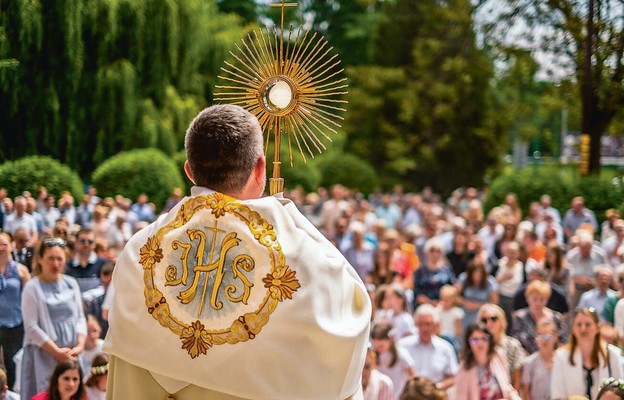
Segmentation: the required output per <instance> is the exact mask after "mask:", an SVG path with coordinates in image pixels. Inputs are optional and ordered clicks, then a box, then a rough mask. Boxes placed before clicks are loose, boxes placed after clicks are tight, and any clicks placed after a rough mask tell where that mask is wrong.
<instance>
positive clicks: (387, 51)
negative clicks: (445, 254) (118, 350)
mask: <svg viewBox="0 0 624 400" xmlns="http://www.w3.org/2000/svg"><path fill="white" fill-rule="evenodd" d="M473 11H474V9H473V8H472V6H471V5H470V1H468V0H452V1H446V2H439V1H434V0H427V1H418V2H413V1H409V0H396V1H391V2H386V3H384V7H383V9H382V12H383V17H382V22H381V23H380V26H379V28H378V29H379V32H378V33H377V35H376V36H375V37H374V38H375V39H374V41H373V48H372V49H371V54H372V56H373V60H374V61H375V64H376V65H375V66H373V67H357V68H353V69H351V70H350V76H351V78H352V80H353V88H352V89H351V94H352V95H351V96H350V97H349V100H350V102H351V104H350V112H349V113H348V114H347V122H346V130H347V131H348V133H349V143H348V145H347V148H348V150H350V151H352V152H354V153H355V154H357V155H360V156H362V157H363V158H365V159H368V160H371V161H372V162H373V164H374V166H375V167H376V168H377V169H378V171H379V174H380V176H381V178H382V181H383V182H384V183H385V184H386V185H391V184H394V183H399V182H403V183H405V184H406V186H407V187H411V188H417V187H422V186H424V185H430V186H432V187H433V188H434V189H436V190H439V191H441V192H443V193H448V192H450V191H451V190H452V189H454V188H456V187H458V186H464V185H470V184H480V183H481V182H482V178H483V175H484V174H485V171H486V170H487V168H488V167H490V166H492V165H494V164H496V163H497V160H498V155H499V154H500V146H499V138H500V135H501V129H500V127H498V126H497V125H496V123H495V121H494V122H493V121H492V120H491V119H490V118H489V117H490V112H489V110H490V106H491V104H492V103H491V97H490V91H489V89H490V78H491V77H492V68H491V66H490V63H489V60H488V59H487V56H486V53H485V52H484V51H483V50H481V49H479V48H478V47H477V45H476V43H475V34H474V31H473V29H472V12H473ZM399 16H400V17H399ZM440 21H445V23H444V24H441V23H440ZM399 36H400V37H399Z"/></svg>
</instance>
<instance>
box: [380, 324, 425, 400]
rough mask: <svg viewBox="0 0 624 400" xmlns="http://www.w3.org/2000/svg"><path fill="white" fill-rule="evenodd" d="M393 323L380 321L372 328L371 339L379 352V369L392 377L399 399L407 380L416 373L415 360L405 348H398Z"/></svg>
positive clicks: (395, 396) (395, 394)
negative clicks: (393, 334)
mask: <svg viewBox="0 0 624 400" xmlns="http://www.w3.org/2000/svg"><path fill="white" fill-rule="evenodd" d="M392 333H393V332H392V325H390V324H387V323H380V324H376V325H374V326H373V328H372V330H371V341H372V342H373V348H374V349H375V351H376V352H377V370H378V371H379V372H381V373H382V374H384V375H386V376H388V377H389V378H390V379H392V384H393V385H394V398H395V399H398V398H399V396H400V395H401V391H402V390H403V386H404V385H405V382H407V380H408V379H409V378H411V377H413V376H414V375H415V372H414V361H412V357H411V356H410V354H409V353H408V352H406V351H405V350H403V348H397V347H396V345H395V343H394V338H393V337H392Z"/></svg>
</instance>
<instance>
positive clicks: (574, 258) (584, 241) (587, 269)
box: [566, 230, 606, 309]
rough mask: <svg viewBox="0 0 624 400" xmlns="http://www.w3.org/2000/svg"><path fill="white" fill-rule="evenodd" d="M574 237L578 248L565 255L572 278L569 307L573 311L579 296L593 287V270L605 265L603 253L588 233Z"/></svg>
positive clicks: (583, 232) (582, 232)
mask: <svg viewBox="0 0 624 400" xmlns="http://www.w3.org/2000/svg"><path fill="white" fill-rule="evenodd" d="M576 237H577V239H578V246H577V247H575V248H573V249H572V250H570V251H569V252H568V253H567V254H566V259H567V260H568V265H569V267H570V275H571V276H572V288H571V289H572V292H571V295H570V306H571V308H573V309H574V308H576V305H577V304H578V301H579V299H580V298H581V295H582V294H583V293H585V292H587V291H588V290H590V289H592V288H593V287H594V279H593V278H594V269H595V268H596V267H597V266H598V265H601V264H605V263H606V257H605V253H604V251H603V250H602V249H601V248H600V247H599V246H597V245H595V244H594V238H593V237H592V234H591V233H590V232H587V231H582V230H581V231H579V232H578V233H577V236H576Z"/></svg>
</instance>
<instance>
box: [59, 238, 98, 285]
mask: <svg viewBox="0 0 624 400" xmlns="http://www.w3.org/2000/svg"><path fill="white" fill-rule="evenodd" d="M94 250H95V235H94V234H93V231H92V230H91V229H89V228H82V229H81V230H79V231H78V234H77V235H76V254H75V256H74V258H72V259H71V260H69V261H68V262H67V267H66V269H65V273H66V274H67V275H69V276H73V277H74V278H76V280H77V281H78V285H79V286H80V291H81V292H82V293H85V292H86V291H88V290H91V289H95V288H97V287H98V286H100V285H101V284H102V283H101V281H100V271H101V270H102V267H103V266H104V264H106V260H105V259H104V258H101V257H98V255H97V254H96V253H95V251H94Z"/></svg>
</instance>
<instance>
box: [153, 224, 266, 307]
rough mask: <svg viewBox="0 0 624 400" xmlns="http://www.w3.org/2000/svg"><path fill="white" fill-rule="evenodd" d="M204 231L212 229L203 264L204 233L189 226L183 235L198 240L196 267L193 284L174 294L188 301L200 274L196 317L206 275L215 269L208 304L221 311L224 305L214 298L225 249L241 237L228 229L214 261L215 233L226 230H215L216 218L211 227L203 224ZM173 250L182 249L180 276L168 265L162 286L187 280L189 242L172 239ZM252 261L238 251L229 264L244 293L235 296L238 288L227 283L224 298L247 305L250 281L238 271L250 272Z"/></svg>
mask: <svg viewBox="0 0 624 400" xmlns="http://www.w3.org/2000/svg"><path fill="white" fill-rule="evenodd" d="M204 229H205V230H206V231H212V240H211V243H210V251H209V252H208V263H207V264H205V263H204V254H205V249H206V241H207V238H206V233H205V232H204V231H202V230H199V229H188V230H187V231H186V234H187V236H188V238H189V240H190V241H191V242H194V241H198V243H197V245H196V246H195V247H196V249H197V251H196V253H195V260H194V261H195V266H194V267H192V268H193V275H194V278H193V283H192V284H191V286H190V287H189V288H188V289H186V290H184V291H182V292H180V294H179V295H178V296H177V297H178V299H180V301H181V302H182V304H188V303H190V302H191V301H193V299H194V298H195V296H196V295H197V289H198V286H199V282H200V279H201V277H202V275H203V277H204V283H203V288H202V291H201V301H200V303H199V310H198V311H197V316H198V317H199V316H201V313H202V311H203V308H204V304H205V298H206V292H207V290H208V282H209V281H210V279H209V277H210V275H211V273H212V272H213V271H214V281H213V285H212V291H211V293H210V306H211V307H212V308H213V309H214V310H220V309H221V308H223V303H222V302H221V301H218V300H217V296H218V294H219V291H220V289H221V286H222V284H223V278H224V277H225V273H226V268H225V261H226V257H227V254H228V252H229V251H230V250H231V249H232V248H233V247H236V246H238V245H239V244H240V241H241V240H240V239H239V238H238V237H237V235H236V232H230V233H228V234H227V235H225V236H224V237H223V239H222V240H221V245H220V250H219V251H218V252H219V258H218V259H216V260H214V256H215V250H216V244H217V235H218V233H225V231H224V230H222V229H218V221H216V220H215V221H214V227H212V228H210V227H207V226H206V227H204ZM171 247H172V248H173V250H177V249H178V248H182V249H184V250H183V252H182V255H181V256H180V260H181V261H182V276H181V277H180V278H179V279H178V278H177V268H176V267H175V266H174V265H169V267H167V271H166V282H165V286H178V285H185V286H186V284H187V279H188V271H189V255H190V252H191V250H192V248H193V244H192V243H185V242H181V241H180V240H174V241H173V243H172V244H171ZM254 265H255V262H254V260H253V258H251V257H250V256H249V255H247V254H239V255H237V256H236V257H235V258H234V260H233V261H232V263H231V268H230V270H231V271H232V276H233V277H234V278H235V279H239V280H240V281H241V282H242V284H243V293H242V294H240V295H239V296H236V297H235V296H234V294H235V293H236V291H237V288H236V286H234V285H228V286H226V287H225V297H226V298H227V299H228V300H229V301H230V302H232V303H240V302H242V303H243V304H247V300H248V299H249V294H250V292H251V288H252V286H253V283H251V282H249V280H248V279H247V277H246V276H245V275H244V273H242V272H241V269H242V270H243V271H246V272H251V271H252V270H253V269H254Z"/></svg>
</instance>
